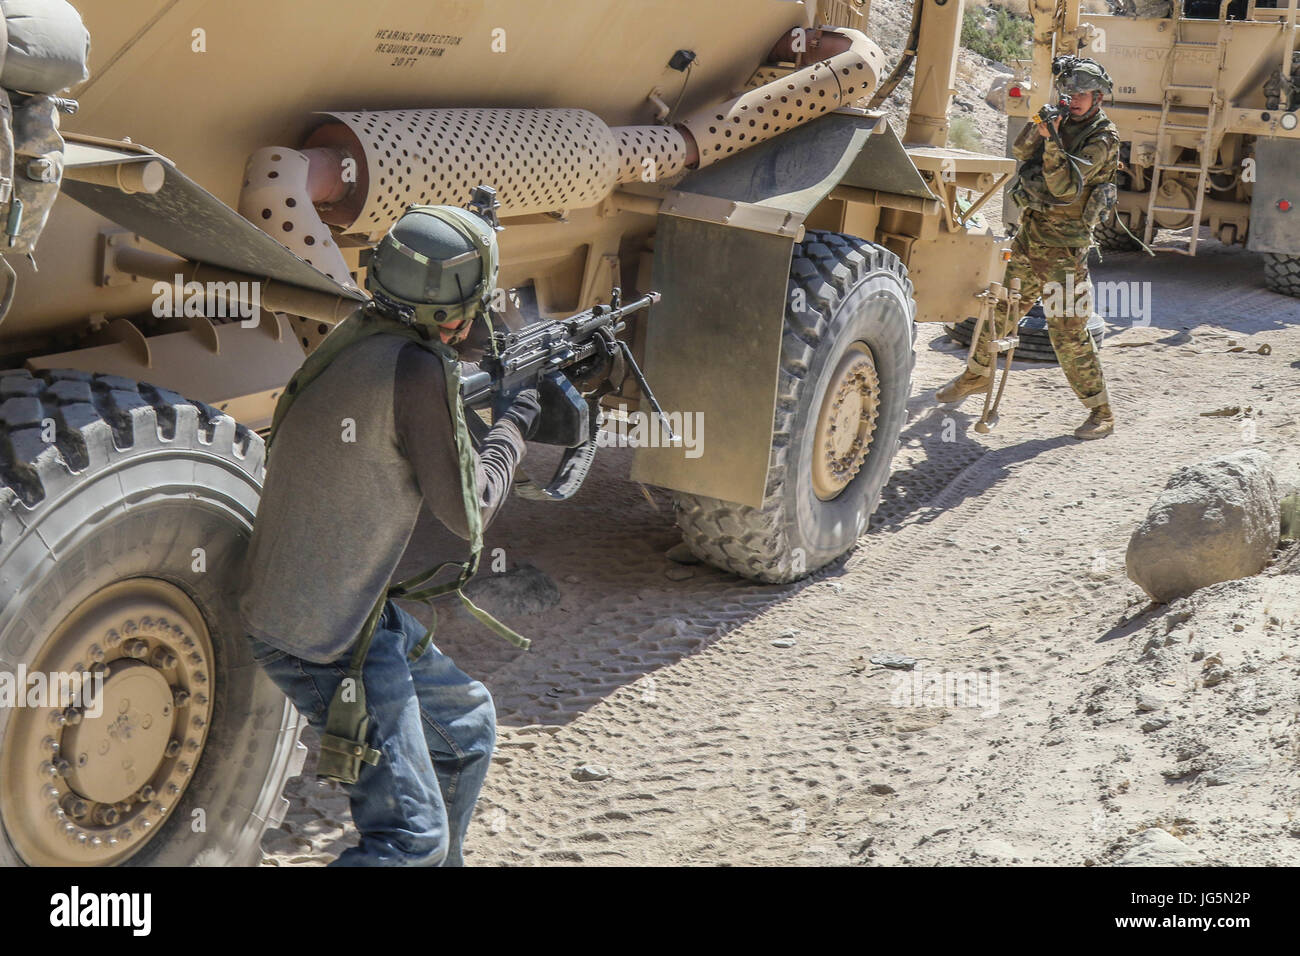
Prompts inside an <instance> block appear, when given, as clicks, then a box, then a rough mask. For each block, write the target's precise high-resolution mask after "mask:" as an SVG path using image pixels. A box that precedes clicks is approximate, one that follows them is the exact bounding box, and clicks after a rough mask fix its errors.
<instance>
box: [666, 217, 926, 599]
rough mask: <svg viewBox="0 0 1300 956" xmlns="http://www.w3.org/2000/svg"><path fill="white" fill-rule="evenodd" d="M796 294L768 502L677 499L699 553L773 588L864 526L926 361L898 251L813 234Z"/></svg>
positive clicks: (797, 266)
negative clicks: (917, 369) (919, 354)
mask: <svg viewBox="0 0 1300 956" xmlns="http://www.w3.org/2000/svg"><path fill="white" fill-rule="evenodd" d="M788 288H789V296H788V298H787V308H786V316H785V332H784V335H783V337H782V343H781V367H780V373H779V375H780V378H779V384H778V391H777V403H776V413H775V416H774V421H773V427H772V447H771V457H770V459H769V466H768V473H767V487H766V494H765V497H764V499H763V504H762V506H761V507H758V508H754V507H749V506H746V505H740V504H734V503H732V502H728V501H721V500H719V499H717V498H706V497H702V496H698V495H690V494H683V493H678V494H675V495H674V506H675V510H676V513H677V524H678V526H679V527H680V528H681V530H682V535H683V538H684V540H685V542H686V544H687V545H688V546H689V547H690V549H691V551H692V552H693V553H694V554H695V555H696V556H697V557H699V558H700V559H701V560H703V561H705V562H707V563H709V564H712V565H713V566H715V567H718V568H721V569H723V570H726V571H730V572H732V573H734V574H738V575H740V576H741V577H744V578H749V579H751V580H755V581H763V582H767V583H784V582H787V581H793V580H796V579H797V578H801V577H803V576H805V575H807V574H809V573H811V572H813V571H815V570H816V569H817V568H820V567H822V566H823V565H825V564H827V563H829V562H831V561H833V560H835V559H836V558H838V557H839V556H840V555H842V554H844V553H845V552H846V551H848V550H849V549H850V548H852V547H853V545H854V544H855V543H856V542H857V540H858V537H859V535H861V534H862V532H863V531H865V530H866V527H867V520H868V518H870V516H871V514H872V512H873V511H875V509H876V505H877V504H878V503H879V501H880V491H881V489H882V488H883V487H884V485H885V482H886V481H888V480H889V473H890V463H891V461H892V460H893V457H894V453H895V452H896V451H897V449H898V436H899V433H900V432H901V431H902V427H903V421H904V418H905V417H906V415H907V399H908V395H909V393H910V391H911V378H912V366H913V364H914V363H915V359H916V356H915V352H914V351H913V342H914V340H915V338H916V329H915V326H914V324H913V322H912V318H913V315H914V313H915V308H916V306H915V304H914V303H913V301H912V283H911V282H910V281H909V280H908V278H907V270H906V269H905V268H904V267H903V265H902V263H901V262H899V260H898V257H897V256H895V255H894V254H893V253H890V252H887V251H886V250H885V249H883V248H882V247H880V246H878V245H875V244H874V243H870V242H867V241H865V240H863V239H859V238H856V237H854V236H845V235H840V234H839V233H832V232H813V231H810V232H808V234H807V236H806V237H805V239H804V241H803V242H801V243H799V244H797V245H796V246H795V249H794V258H793V262H792V264H791V269H790V283H789V287H788ZM833 425H834V426H839V427H838V428H836V429H832V428H831V426H833ZM836 431H838V433H839V437H837V438H832V435H833V434H834V433H835V432H836ZM815 448H816V449H817V454H814V450H815Z"/></svg>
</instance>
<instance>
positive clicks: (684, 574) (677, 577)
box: [664, 564, 695, 581]
mask: <svg viewBox="0 0 1300 956" xmlns="http://www.w3.org/2000/svg"><path fill="white" fill-rule="evenodd" d="M664 577H666V578H667V579H668V580H669V581H685V580H688V579H689V578H693V577H695V572H694V571H692V570H691V569H690V568H684V567H682V566H681V565H678V564H673V565H669V566H668V567H666V568H664Z"/></svg>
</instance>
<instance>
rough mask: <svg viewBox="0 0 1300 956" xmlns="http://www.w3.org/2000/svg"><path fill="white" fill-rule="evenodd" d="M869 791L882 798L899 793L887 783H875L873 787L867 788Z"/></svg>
mask: <svg viewBox="0 0 1300 956" xmlns="http://www.w3.org/2000/svg"><path fill="white" fill-rule="evenodd" d="M867 791H868V792H869V793H874V794H876V795H877V796H880V797H886V796H889V794H891V793H898V791H897V790H895V789H894V788H893V787H891V786H890V785H889V784H887V783H873V784H871V786H869V787H867Z"/></svg>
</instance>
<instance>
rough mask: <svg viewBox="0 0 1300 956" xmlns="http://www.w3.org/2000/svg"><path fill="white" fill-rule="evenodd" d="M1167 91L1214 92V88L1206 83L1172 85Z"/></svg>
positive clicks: (1167, 87)
mask: <svg viewBox="0 0 1300 956" xmlns="http://www.w3.org/2000/svg"><path fill="white" fill-rule="evenodd" d="M1165 89H1166V90H1201V91H1202V92H1203V91H1205V90H1212V89H1214V87H1212V86H1206V85H1205V84H1204V83H1170V84H1169V85H1168V86H1166V87H1165Z"/></svg>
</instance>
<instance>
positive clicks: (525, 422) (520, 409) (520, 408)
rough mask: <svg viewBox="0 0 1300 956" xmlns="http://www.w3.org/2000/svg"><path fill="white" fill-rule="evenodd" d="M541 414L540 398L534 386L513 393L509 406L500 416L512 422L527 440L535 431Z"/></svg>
mask: <svg viewBox="0 0 1300 956" xmlns="http://www.w3.org/2000/svg"><path fill="white" fill-rule="evenodd" d="M541 416H542V400H541V397H540V396H539V395H538V394H537V389H535V388H525V389H523V390H521V391H519V392H516V393H515V396H514V399H513V401H511V403H510V407H509V408H507V409H506V411H505V413H504V414H503V415H502V416H501V418H502V419H504V420H506V421H511V422H514V423H515V425H516V426H518V428H519V434H521V435H523V436H524V439H525V440H527V439H529V438H532V437H533V435H534V433H536V431H537V423H538V421H540V420H541Z"/></svg>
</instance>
